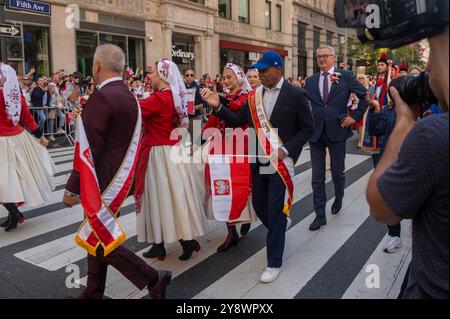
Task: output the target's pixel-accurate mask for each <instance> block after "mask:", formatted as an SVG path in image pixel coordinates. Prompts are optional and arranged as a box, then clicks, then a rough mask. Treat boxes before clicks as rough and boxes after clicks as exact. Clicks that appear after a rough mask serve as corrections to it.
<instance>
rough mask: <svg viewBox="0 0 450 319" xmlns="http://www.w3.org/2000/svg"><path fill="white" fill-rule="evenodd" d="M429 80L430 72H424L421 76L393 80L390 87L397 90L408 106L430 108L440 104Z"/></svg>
mask: <svg viewBox="0 0 450 319" xmlns="http://www.w3.org/2000/svg"><path fill="white" fill-rule="evenodd" d="M429 79H430V78H429V74H428V72H422V73H420V74H419V75H410V76H403V77H399V78H397V79H395V80H392V81H391V85H390V86H391V87H395V88H396V89H397V91H398V92H399V93H400V96H401V97H402V99H403V101H405V102H406V103H407V104H408V105H411V106H412V105H417V106H420V107H422V108H429V107H430V106H431V105H432V104H438V100H437V98H436V96H435V95H434V93H433V91H432V90H431V87H430V81H429Z"/></svg>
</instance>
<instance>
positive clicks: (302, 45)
mask: <svg viewBox="0 0 450 319" xmlns="http://www.w3.org/2000/svg"><path fill="white" fill-rule="evenodd" d="M307 60H308V53H307V52H306V24H304V23H299V25H298V75H299V76H301V77H303V78H304V77H306V75H307Z"/></svg>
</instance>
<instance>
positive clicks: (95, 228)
mask: <svg viewBox="0 0 450 319" xmlns="http://www.w3.org/2000/svg"><path fill="white" fill-rule="evenodd" d="M136 102H137V100H136ZM137 103H138V102H137ZM138 109H139V113H138V119H137V121H136V127H135V129H134V133H133V138H132V140H131V143H130V146H129V147H128V151H127V153H126V155H125V158H124V160H123V162H122V164H121V165H120V169H119V171H118V172H117V174H116V176H115V177H114V179H113V180H112V181H111V183H110V185H109V186H108V188H107V189H106V190H105V191H104V192H103V194H100V187H99V183H98V179H97V174H96V172H95V166H94V161H93V158H92V153H91V149H90V147H89V142H88V139H87V136H86V132H85V130H84V126H83V121H82V118H81V116H78V117H77V130H76V145H75V159H74V170H75V171H77V172H79V173H80V190H81V206H82V207H83V210H84V213H85V220H84V221H83V223H82V224H81V226H80V229H79V230H78V234H77V236H76V238H75V241H76V242H77V244H78V245H79V246H81V247H82V248H84V249H85V250H86V251H87V252H88V253H89V254H90V255H93V256H96V254H97V248H98V247H99V245H101V246H103V249H104V256H108V255H109V254H110V253H111V252H112V251H114V250H115V249H116V248H117V247H119V246H120V245H121V244H122V243H123V242H124V241H125V240H126V235H125V232H124V230H123V228H122V226H121V225H120V222H119V220H118V219H117V214H118V212H119V210H120V207H121V206H122V204H123V202H124V201H125V199H126V198H127V196H128V193H129V191H130V189H131V185H132V183H133V177H134V171H135V168H136V163H137V159H138V152H139V147H140V140H141V126H142V125H141V124H142V120H141V108H140V106H139V103H138Z"/></svg>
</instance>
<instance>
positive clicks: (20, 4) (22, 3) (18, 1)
mask: <svg viewBox="0 0 450 319" xmlns="http://www.w3.org/2000/svg"><path fill="white" fill-rule="evenodd" d="M8 9H12V10H19V11H29V12H33V13H39V14H45V15H51V14H52V5H51V4H50V3H48V2H42V1H33V0H9V1H8Z"/></svg>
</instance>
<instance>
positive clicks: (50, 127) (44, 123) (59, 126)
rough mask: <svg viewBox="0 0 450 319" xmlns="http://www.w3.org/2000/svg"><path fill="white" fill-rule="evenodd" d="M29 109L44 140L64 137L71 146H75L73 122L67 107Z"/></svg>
mask: <svg viewBox="0 0 450 319" xmlns="http://www.w3.org/2000/svg"><path fill="white" fill-rule="evenodd" d="M29 109H30V111H31V114H32V115H33V117H34V119H35V120H36V123H37V124H38V126H39V128H40V129H41V130H42V132H43V134H44V136H45V137H46V138H50V139H51V140H52V141H53V138H54V136H61V135H64V138H65V139H66V140H67V141H68V143H69V144H70V145H71V146H72V145H74V144H75V122H74V121H73V120H71V116H70V114H71V112H70V110H69V109H68V108H67V107H65V106H54V107H30V108H29Z"/></svg>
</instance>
